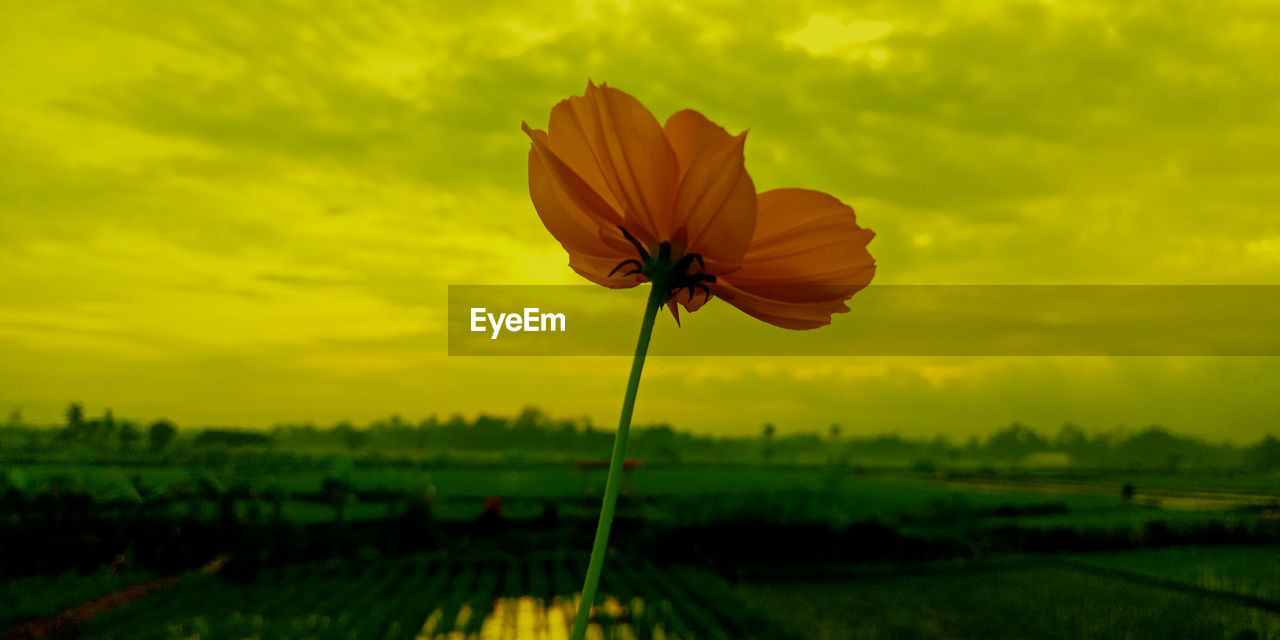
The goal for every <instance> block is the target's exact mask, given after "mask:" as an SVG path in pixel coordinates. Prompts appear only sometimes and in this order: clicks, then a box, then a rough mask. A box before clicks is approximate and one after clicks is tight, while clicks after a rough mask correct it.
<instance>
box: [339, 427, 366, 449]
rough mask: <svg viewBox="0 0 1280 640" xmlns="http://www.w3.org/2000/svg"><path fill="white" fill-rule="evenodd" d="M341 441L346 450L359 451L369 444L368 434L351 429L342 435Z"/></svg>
mask: <svg viewBox="0 0 1280 640" xmlns="http://www.w3.org/2000/svg"><path fill="white" fill-rule="evenodd" d="M342 439H343V442H344V443H345V444H346V445H347V449H348V450H350V451H359V450H360V449H363V448H364V447H365V445H367V444H369V432H368V431H364V430H361V429H351V430H350V431H347V432H346V433H344V434H343V435H342Z"/></svg>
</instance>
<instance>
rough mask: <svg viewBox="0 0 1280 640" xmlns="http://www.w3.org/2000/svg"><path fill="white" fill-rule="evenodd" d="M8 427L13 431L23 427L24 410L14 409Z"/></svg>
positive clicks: (10, 413) (10, 414)
mask: <svg viewBox="0 0 1280 640" xmlns="http://www.w3.org/2000/svg"><path fill="white" fill-rule="evenodd" d="M7 426H8V427H9V428H11V429H18V428H20V427H22V409H19V408H17V407H14V409H13V411H10V412H9V421H8V423H7Z"/></svg>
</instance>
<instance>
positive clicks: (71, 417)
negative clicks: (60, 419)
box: [67, 402, 84, 431]
mask: <svg viewBox="0 0 1280 640" xmlns="http://www.w3.org/2000/svg"><path fill="white" fill-rule="evenodd" d="M83 426H84V405H82V404H80V403H79V402H72V403H71V404H70V405H68V406H67V428H68V429H71V430H72V431H78V430H79V429H80V428H81V427H83Z"/></svg>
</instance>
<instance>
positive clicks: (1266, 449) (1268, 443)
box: [1247, 436, 1280, 470]
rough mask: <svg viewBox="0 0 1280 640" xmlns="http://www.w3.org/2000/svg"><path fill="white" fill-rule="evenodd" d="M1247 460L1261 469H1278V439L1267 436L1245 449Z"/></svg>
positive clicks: (1279, 464)
mask: <svg viewBox="0 0 1280 640" xmlns="http://www.w3.org/2000/svg"><path fill="white" fill-rule="evenodd" d="M1247 455H1248V457H1249V462H1251V463H1253V466H1254V467H1257V468H1258V469H1262V470H1270V469H1280V440H1277V439H1276V437H1275V436H1267V437H1265V438H1263V439H1262V440H1261V441H1260V442H1258V444H1255V445H1253V446H1252V447H1249V449H1248V451H1247Z"/></svg>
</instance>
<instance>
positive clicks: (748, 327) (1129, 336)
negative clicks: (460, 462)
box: [448, 285, 1280, 356]
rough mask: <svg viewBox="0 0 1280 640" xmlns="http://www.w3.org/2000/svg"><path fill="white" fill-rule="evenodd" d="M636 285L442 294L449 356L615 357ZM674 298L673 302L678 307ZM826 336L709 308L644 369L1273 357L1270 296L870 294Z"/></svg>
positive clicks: (1278, 341)
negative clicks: (742, 361) (666, 365)
mask: <svg viewBox="0 0 1280 640" xmlns="http://www.w3.org/2000/svg"><path fill="white" fill-rule="evenodd" d="M646 295H647V285H646V286H642V287H637V288H635V289H629V290H621V291H616V290H610V289H605V288H603V287H598V286H591V285H566V286H490V285H453V286H450V287H449V310H448V325H449V326H448V331H449V354H450V355H454V356H583V355H601V356H623V355H631V354H632V353H633V352H634V350H635V340H636V333H637V331H638V328H639V325H640V316H641V314H642V312H643V310H644V303H645V297H646ZM682 295H683V294H682ZM849 307H850V311H849V312H848V313H842V314H837V315H836V316H834V318H833V319H832V323H831V325H830V326H826V327H822V328H819V329H814V330H810V331H792V330H788V329H780V328H777V327H774V326H771V325H768V324H765V323H764V322H761V321H759V320H756V319H755V318H752V317H750V316H748V315H746V314H745V313H743V312H741V311H739V310H737V309H735V308H734V307H732V306H731V305H729V304H728V303H726V302H725V301H724V300H713V301H712V302H711V303H709V304H707V305H706V306H704V307H703V308H702V309H700V310H699V311H697V312H696V313H692V314H690V313H685V312H684V311H683V310H681V322H682V324H683V326H682V327H677V326H676V323H675V321H674V320H673V319H672V318H671V317H670V314H668V313H667V312H666V311H663V312H662V313H663V316H665V317H662V318H659V321H658V326H657V328H656V329H655V332H654V338H653V343H652V345H651V347H650V351H649V353H650V354H652V355H726V356H786V355H795V356H818V355H825V356H832V355H849V356H983V355H990V356H1096V355H1112V356H1274V355H1280V285H1225V286H1224V285H1105V286H1098V285H879V286H877V285H872V286H871V287H868V288H867V289H865V290H863V291H862V292H860V293H858V294H857V295H856V296H854V297H853V298H852V299H851V300H850V301H849Z"/></svg>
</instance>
